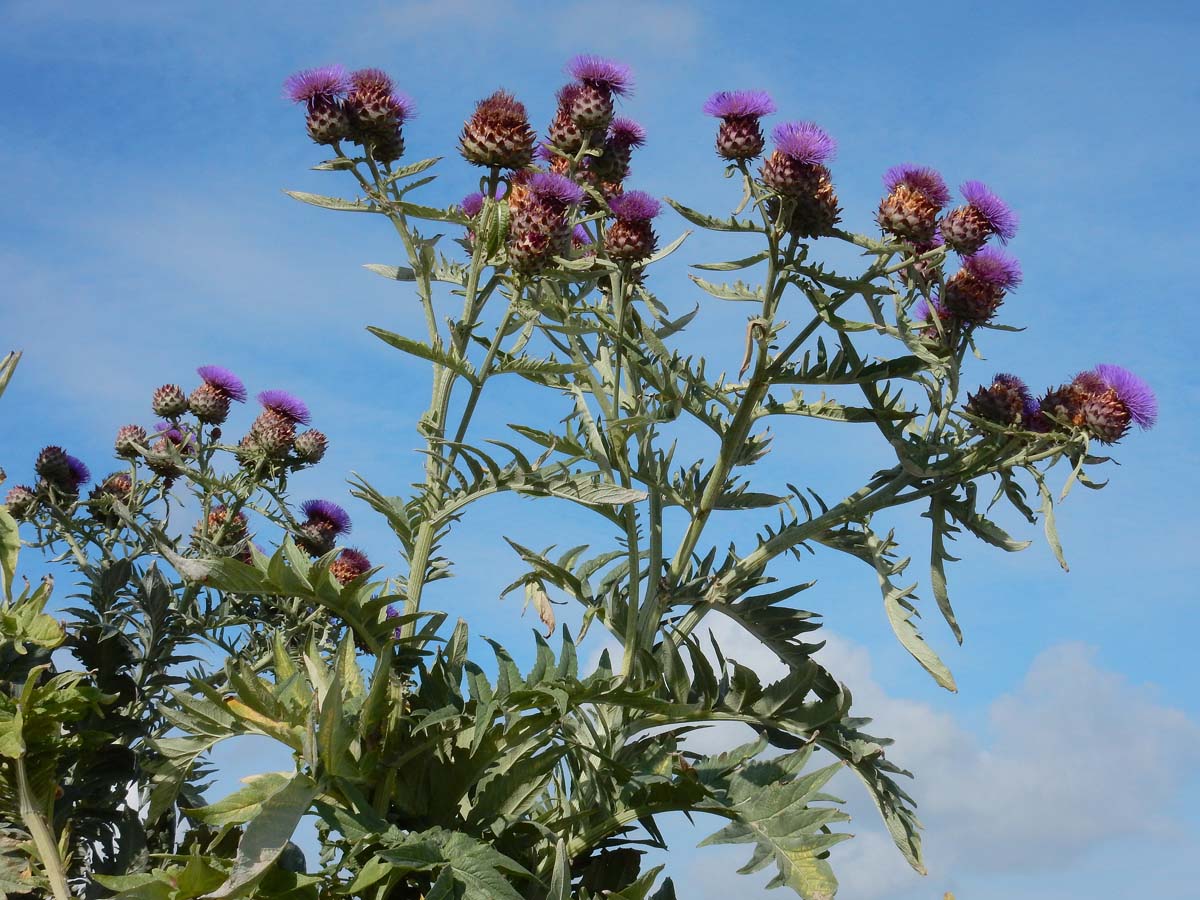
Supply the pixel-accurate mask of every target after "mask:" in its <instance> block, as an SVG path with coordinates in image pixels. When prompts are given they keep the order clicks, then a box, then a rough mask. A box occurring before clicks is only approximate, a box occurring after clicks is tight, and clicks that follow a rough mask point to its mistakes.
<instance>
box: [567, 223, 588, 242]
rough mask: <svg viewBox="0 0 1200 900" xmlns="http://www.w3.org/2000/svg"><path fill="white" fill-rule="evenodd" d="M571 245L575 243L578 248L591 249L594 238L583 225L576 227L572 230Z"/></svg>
mask: <svg viewBox="0 0 1200 900" xmlns="http://www.w3.org/2000/svg"><path fill="white" fill-rule="evenodd" d="M571 243H573V244H574V245H575V246H576V247H590V246H591V244H592V236H591V235H590V234H589V233H588V230H587V229H586V228H584V227H583V226H582V225H576V226H575V227H574V228H572V229H571Z"/></svg>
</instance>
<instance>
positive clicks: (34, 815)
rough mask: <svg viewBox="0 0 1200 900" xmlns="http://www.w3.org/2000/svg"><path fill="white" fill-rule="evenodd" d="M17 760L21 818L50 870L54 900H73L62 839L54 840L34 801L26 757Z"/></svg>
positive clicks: (47, 876) (43, 864)
mask: <svg viewBox="0 0 1200 900" xmlns="http://www.w3.org/2000/svg"><path fill="white" fill-rule="evenodd" d="M14 763H15V768H16V770H17V793H18V795H19V802H20V805H21V821H23V822H24V823H25V828H26V830H27V831H28V832H29V836H30V837H32V838H33V844H34V846H35V847H37V852H38V856H39V857H40V860H41V863H42V868H43V869H44V870H45V871H46V880H47V881H49V882H50V890H51V891H53V892H54V900H71V889H70V887H69V886H68V885H67V875H66V872H65V871H64V870H63V861H62V857H61V856H60V855H59V852H58V841H56V840H55V839H54V832H52V831H51V830H50V825H49V824H48V823H47V821H46V817H45V815H43V814H42V811H41V810H40V809H38V807H37V804H36V803H34V795H33V788H32V787H31V786H30V784H29V776H28V775H27V774H26V772H25V757H24V756H23V755H22V756H18V757H17V758H16V760H15V761H14Z"/></svg>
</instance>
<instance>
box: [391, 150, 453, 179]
mask: <svg viewBox="0 0 1200 900" xmlns="http://www.w3.org/2000/svg"><path fill="white" fill-rule="evenodd" d="M441 159H442V158H441V157H440V156H431V157H429V158H428V159H422V160H419V161H418V162H414V163H409V164H408V165H407V166H401V167H400V168H399V169H393V170H392V172H391V174H390V175H388V177H387V180H388V181H397V180H399V179H401V178H411V177H412V176H413V175H419V174H420V173H421V172H424V171H425V170H426V169H428V168H429V167H430V166H433V165H436V164H437V163H439V162H440V161H441Z"/></svg>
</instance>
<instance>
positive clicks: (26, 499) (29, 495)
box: [4, 484, 38, 521]
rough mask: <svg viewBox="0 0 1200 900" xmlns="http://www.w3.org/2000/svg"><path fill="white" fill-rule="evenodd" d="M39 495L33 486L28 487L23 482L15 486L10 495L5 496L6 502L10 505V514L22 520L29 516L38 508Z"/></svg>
mask: <svg viewBox="0 0 1200 900" xmlns="http://www.w3.org/2000/svg"><path fill="white" fill-rule="evenodd" d="M37 502H38V497H37V494H36V493H34V491H33V489H32V488H29V487H26V486H25V485H23V484H18V485H16V486H14V487H13V488H12V489H11V490H9V492H8V496H6V497H5V498H4V503H5V505H6V506H7V507H8V512H9V514H10V515H11V516H12V517H13V518H14V519H16V520H17V521H21V520H23V519H26V518H29V516H30V515H31V514H32V513H33V511H34V509H36V508H37Z"/></svg>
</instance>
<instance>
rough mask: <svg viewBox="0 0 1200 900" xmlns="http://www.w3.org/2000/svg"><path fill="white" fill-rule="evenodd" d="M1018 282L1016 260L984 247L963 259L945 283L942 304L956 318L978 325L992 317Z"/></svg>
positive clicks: (991, 248) (1001, 251) (999, 251)
mask: <svg viewBox="0 0 1200 900" xmlns="http://www.w3.org/2000/svg"><path fill="white" fill-rule="evenodd" d="M1020 283H1021V266H1020V263H1018V262H1017V260H1016V258H1015V257H1013V256H1011V255H1009V254H1007V253H1005V252H1004V251H1003V250H1000V249H998V248H995V247H985V248H984V249H982V250H980V251H978V252H977V253H974V254H972V255H971V256H968V257H967V258H966V259H965V260H963V267H962V268H961V269H959V271H958V272H956V273H955V274H954V276H953V277H952V278H951V279H950V280H949V281H947V282H946V289H945V291H944V293H943V295H942V302H943V303H944V304H945V307H946V309H947V310H948V311H949V312H950V313H951V314H952V315H953V316H954V317H955V318H957V319H959V320H961V321H963V322H965V323H968V324H972V325H979V324H982V323H984V322H987V321H988V320H990V319H991V318H992V316H993V315H995V313H996V310H997V309H999V307H1000V304H1001V303H1003V302H1004V295H1005V292H1006V291H1008V290H1009V289H1011V288H1014V287H1016V286H1017V285H1018V284H1020Z"/></svg>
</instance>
